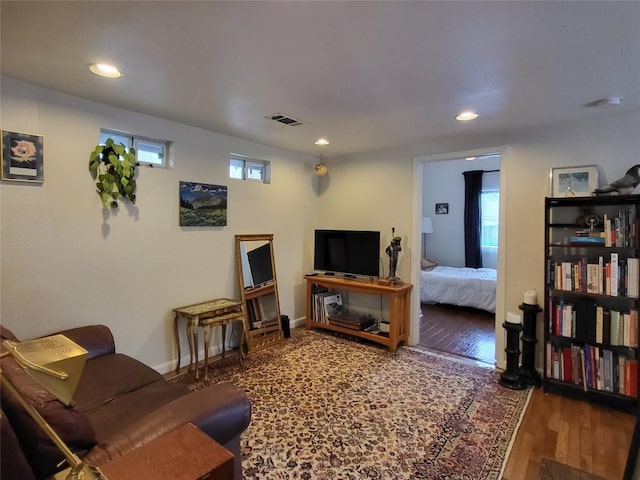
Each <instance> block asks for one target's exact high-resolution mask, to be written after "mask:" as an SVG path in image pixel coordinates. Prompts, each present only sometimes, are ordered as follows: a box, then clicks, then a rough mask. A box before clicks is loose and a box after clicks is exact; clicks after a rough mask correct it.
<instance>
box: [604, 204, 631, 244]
mask: <svg viewBox="0 0 640 480" xmlns="http://www.w3.org/2000/svg"><path fill="white" fill-rule="evenodd" d="M602 223H603V226H604V231H603V232H602V233H603V237H604V240H605V247H637V246H638V220H637V219H636V208H635V206H632V207H630V208H628V209H627V210H620V211H618V216H617V217H614V218H609V216H608V215H607V214H604V216H603V218H602Z"/></svg>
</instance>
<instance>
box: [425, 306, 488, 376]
mask: <svg viewBox="0 0 640 480" xmlns="http://www.w3.org/2000/svg"><path fill="white" fill-rule="evenodd" d="M421 308H422V317H421V318H420V340H419V345H421V346H423V347H427V348H429V349H432V350H438V351H440V352H445V353H452V354H455V355H459V356H462V357H467V358H472V359H475V360H479V361H481V362H485V363H489V364H491V365H494V364H495V361H496V357H495V351H496V335H495V315H494V314H493V313H489V312H485V311H482V310H476V309H474V308H464V307H454V306H452V305H427V304H424V303H423V304H422V305H421Z"/></svg>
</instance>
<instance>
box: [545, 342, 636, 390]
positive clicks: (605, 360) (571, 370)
mask: <svg viewBox="0 0 640 480" xmlns="http://www.w3.org/2000/svg"><path fill="white" fill-rule="evenodd" d="M546 369H547V377H550V378H553V379H555V380H560V381H563V382H567V383H572V384H574V385H578V386H580V387H582V388H583V389H584V390H585V391H587V390H588V389H592V390H601V391H605V392H611V393H617V394H620V395H626V396H628V397H633V398H638V360H637V359H635V358H631V357H627V356H625V355H621V354H619V353H616V352H614V351H612V350H608V349H605V348H598V347H594V346H593V345H584V346H583V347H581V346H578V345H572V346H570V347H558V346H555V347H554V346H553V345H552V344H551V343H547V364H546Z"/></svg>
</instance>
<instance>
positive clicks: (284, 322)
mask: <svg viewBox="0 0 640 480" xmlns="http://www.w3.org/2000/svg"><path fill="white" fill-rule="evenodd" d="M280 325H281V326H282V333H284V338H289V337H291V327H290V326H289V316H288V315H280Z"/></svg>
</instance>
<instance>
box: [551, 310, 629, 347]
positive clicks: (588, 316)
mask: <svg viewBox="0 0 640 480" xmlns="http://www.w3.org/2000/svg"><path fill="white" fill-rule="evenodd" d="M549 302H550V304H549V317H550V318H549V323H548V325H549V333H551V334H552V335H559V336H563V337H571V338H575V339H576V340H577V341H579V342H588V343H597V344H603V345H612V346H625V347H632V348H637V347H638V310H637V309H635V308H631V309H629V311H618V310H610V309H606V308H604V307H602V306H600V305H597V304H596V303H595V300H593V299H577V300H576V301H574V302H565V301H563V300H556V299H554V298H549Z"/></svg>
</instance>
